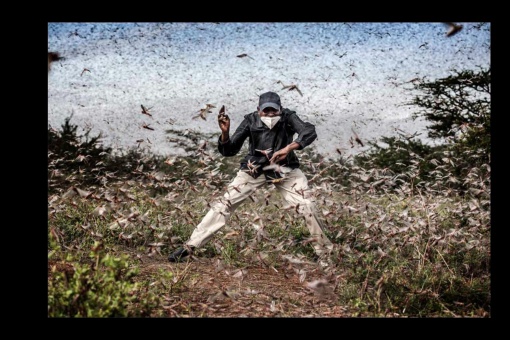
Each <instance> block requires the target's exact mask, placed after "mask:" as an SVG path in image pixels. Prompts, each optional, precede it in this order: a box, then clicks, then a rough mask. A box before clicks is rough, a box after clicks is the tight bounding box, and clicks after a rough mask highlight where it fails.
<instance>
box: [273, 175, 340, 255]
mask: <svg viewBox="0 0 510 340" xmlns="http://www.w3.org/2000/svg"><path fill="white" fill-rule="evenodd" d="M276 188H277V189H278V191H279V192H280V194H281V195H282V197H283V199H284V200H285V201H286V202H287V203H288V204H292V205H298V204H299V212H300V213H301V214H303V215H304V217H305V220H306V226H307V227H308V230H309V231H310V235H311V236H312V237H313V238H314V239H315V242H313V248H314V249H315V253H316V254H317V255H318V256H321V255H323V254H324V253H327V252H329V251H330V250H331V249H332V248H333V244H332V243H331V241H330V240H329V239H328V237H327V236H326V235H325V234H324V231H323V228H324V223H323V220H322V219H321V218H320V216H319V215H318V214H317V210H316V208H315V203H314V198H313V196H312V192H311V190H310V189H309V187H308V180H307V179H306V177H305V175H304V174H303V172H302V171H301V170H300V169H299V168H297V169H293V170H292V171H290V172H288V173H287V174H286V175H285V180H284V181H282V182H280V183H277V184H276Z"/></svg>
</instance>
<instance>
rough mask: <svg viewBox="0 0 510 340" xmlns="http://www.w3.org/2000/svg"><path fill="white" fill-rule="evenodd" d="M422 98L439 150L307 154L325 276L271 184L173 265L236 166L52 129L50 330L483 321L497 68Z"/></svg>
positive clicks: (487, 304)
mask: <svg viewBox="0 0 510 340" xmlns="http://www.w3.org/2000/svg"><path fill="white" fill-rule="evenodd" d="M417 87H418V89H419V90H421V91H422V92H423V93H424V95H423V96H420V97H417V98H415V100H414V101H413V102H412V103H411V104H413V105H415V106H418V107H419V108H420V109H421V111H418V113H417V114H418V115H422V116H424V117H425V119H427V120H429V121H431V122H432V123H433V124H431V125H430V127H429V130H430V134H429V137H431V138H436V139H441V140H442V143H440V144H438V146H428V145H424V144H422V143H421V142H420V141H418V140H417V139H416V136H409V135H405V134H401V135H399V136H398V137H392V138H389V137H384V138H383V139H382V144H383V145H385V146H381V145H380V144H381V143H377V142H370V145H371V149H370V151H369V152H367V153H365V154H362V155H359V156H358V157H356V158H354V160H349V159H344V158H341V159H340V160H339V161H327V160H324V159H322V158H321V157H320V156H319V157H318V156H316V154H315V153H313V152H311V151H313V150H311V149H310V150H308V149H305V150H303V151H302V152H301V153H300V155H299V156H300V159H301V163H302V167H303V171H304V172H305V173H306V174H307V175H308V178H309V182H310V186H311V187H312V189H313V191H314V192H316V194H317V195H316V198H315V199H316V202H317V207H318V213H319V214H320V215H321V216H322V217H323V219H324V221H325V222H326V223H325V225H326V230H325V232H326V234H327V235H328V236H329V237H330V238H331V240H332V241H333V242H334V249H333V251H332V253H331V256H330V258H329V265H328V266H326V267H323V266H321V265H319V264H318V263H317V262H315V261H314V258H313V251H312V248H311V246H310V239H309V234H308V232H307V229H306V226H305V224H304V220H303V218H302V217H300V215H299V214H298V213H297V212H296V210H297V208H296V207H293V206H290V207H289V206H285V205H283V204H282V201H281V200H280V197H279V194H278V192H277V191H276V190H275V189H274V188H273V187H272V186H267V187H266V188H264V189H262V190H261V191H260V192H258V193H257V194H256V195H254V196H253V200H254V201H255V202H246V203H245V204H243V205H242V206H241V207H239V208H238V209H237V210H236V211H235V213H233V214H232V216H231V219H230V221H229V223H228V224H227V225H226V226H225V227H224V228H223V229H222V230H220V231H219V232H218V233H217V234H216V235H215V237H214V238H213V239H212V240H211V241H210V242H209V243H207V244H206V246H204V247H203V249H200V251H199V252H198V254H194V255H193V258H192V260H191V261H190V262H185V263H177V264H175V263H169V262H168V261H167V256H168V254H169V252H170V251H172V250H174V249H175V248H176V247H178V246H180V245H181V244H182V242H184V241H185V240H186V239H187V238H188V237H189V236H190V234H191V232H192V230H193V229H194V227H195V226H196V224H197V223H198V222H199V221H200V219H201V218H202V217H203V216H204V215H205V213H206V212H207V210H208V209H209V205H210V202H212V201H214V200H215V199H218V198H220V197H222V195H223V193H224V192H225V189H226V186H227V184H228V183H229V182H230V180H231V179H232V176H233V175H234V173H235V171H236V167H237V165H236V163H237V162H238V161H239V158H240V157H241V155H240V156H239V157H231V158H224V157H220V156H219V155H218V154H217V152H216V148H215V145H214V144H213V143H210V144H208V143H207V142H202V141H203V140H208V139H210V137H211V136H200V135H198V134H197V135H194V134H180V135H178V138H179V140H180V141H181V142H182V143H184V144H183V145H186V150H187V151H188V152H189V155H188V156H186V157H174V158H168V159H164V158H161V157H156V156H151V155H144V154H140V153H138V152H137V151H136V150H128V151H127V152H126V153H125V154H123V155H116V156H113V155H112V153H111V150H110V149H109V148H105V147H104V146H102V145H101V142H100V139H101V138H100V136H96V137H92V138H91V137H90V136H89V135H90V134H89V133H85V134H84V135H82V136H80V135H78V134H77V128H76V126H73V125H72V124H71V123H70V120H67V121H66V122H65V124H64V125H63V126H62V127H61V131H57V130H54V129H49V131H48V187H49V192H48V316H49V317H490V316H491V290H490V287H491V267H490V263H491V248H490V232H491V224H490V221H491V220H490V207H491V201H490V184H491V181H490V70H488V71H486V70H481V71H480V72H470V71H469V72H467V71H464V72H458V73H456V74H455V75H453V76H450V77H448V78H445V79H439V80H436V81H433V82H430V83H426V82H422V83H420V84H418V85H417ZM175 133H177V134H179V133H178V132H175ZM312 155H315V156H312Z"/></svg>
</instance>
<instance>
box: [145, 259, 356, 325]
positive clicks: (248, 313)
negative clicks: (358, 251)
mask: <svg viewBox="0 0 510 340" xmlns="http://www.w3.org/2000/svg"><path fill="white" fill-rule="evenodd" d="M142 261H143V262H142V263H141V264H140V275H141V276H140V277H141V278H144V277H157V276H156V275H155V273H159V272H160V271H161V270H166V271H168V272H171V273H173V274H172V279H170V280H169V282H170V281H171V284H170V285H169V286H170V287H168V285H167V286H166V287H165V288H167V289H168V291H169V292H168V294H167V295H165V296H164V297H163V299H164V303H163V305H164V307H163V308H164V310H165V311H166V313H168V315H167V316H168V317H211V318H223V317H225V318H240V317H246V318H266V317H352V316H353V315H352V313H349V312H348V310H347V309H346V308H345V307H343V306H342V305H341V304H339V303H338V295H337V294H335V291H336V288H337V284H336V283H335V282H338V276H337V270H336V269H334V268H323V267H322V266H320V265H319V264H317V263H314V262H310V261H303V262H304V263H299V262H300V261H299V260H297V259H294V261H292V262H291V261H288V260H286V259H282V263H281V264H277V268H276V267H275V266H270V265H267V264H266V263H265V262H264V261H263V260H262V259H261V260H260V262H259V263H258V264H252V265H249V266H247V267H244V268H229V266H227V265H225V264H224V263H222V262H221V261H220V260H219V259H218V258H204V257H195V256H193V258H190V259H189V261H187V262H182V263H170V262H168V260H167V259H166V257H165V256H159V255H158V256H155V257H151V258H145V259H142ZM328 271H329V272H328ZM155 284H157V283H155Z"/></svg>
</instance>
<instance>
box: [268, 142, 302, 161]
mask: <svg viewBox="0 0 510 340" xmlns="http://www.w3.org/2000/svg"><path fill="white" fill-rule="evenodd" d="M297 148H299V144H298V143H296V142H292V143H290V144H289V145H287V146H286V147H284V148H283V149H280V150H278V151H276V152H275V153H273V157H271V159H270V160H269V163H275V162H280V161H283V160H284V159H285V158H286V157H287V155H288V154H289V152H291V151H292V150H296V149H297Z"/></svg>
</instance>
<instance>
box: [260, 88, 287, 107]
mask: <svg viewBox="0 0 510 340" xmlns="http://www.w3.org/2000/svg"><path fill="white" fill-rule="evenodd" d="M281 105H282V104H281V102H280V96H279V95H277V94H276V93H274V92H266V93H263V94H261V95H260V97H259V110H260V111H263V110H264V109H265V108H266V107H272V108H274V109H276V110H277V111H279V110H280V106H281Z"/></svg>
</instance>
